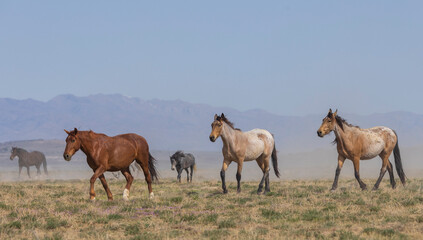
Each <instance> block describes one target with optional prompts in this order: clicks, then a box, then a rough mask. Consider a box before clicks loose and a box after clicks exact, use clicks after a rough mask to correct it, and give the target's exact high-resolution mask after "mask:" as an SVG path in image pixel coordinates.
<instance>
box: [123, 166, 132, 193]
mask: <svg viewBox="0 0 423 240" xmlns="http://www.w3.org/2000/svg"><path fill="white" fill-rule="evenodd" d="M121 172H122V174H123V175H124V176H125V178H126V187H125V190H123V200H125V201H128V200H129V190H130V189H131V185H132V182H133V181H134V177H133V176H132V174H131V172H130V171H129V167H128V168H127V169H124V170H122V171H121Z"/></svg>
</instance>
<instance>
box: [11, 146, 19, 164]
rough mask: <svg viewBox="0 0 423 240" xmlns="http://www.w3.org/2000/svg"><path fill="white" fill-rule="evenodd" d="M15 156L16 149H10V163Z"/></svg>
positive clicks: (16, 153)
mask: <svg viewBox="0 0 423 240" xmlns="http://www.w3.org/2000/svg"><path fill="white" fill-rule="evenodd" d="M16 155H18V148H16V147H12V151H10V160H11V161H12V160H13V159H14V158H15V157H16Z"/></svg>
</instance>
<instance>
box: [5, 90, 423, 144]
mask: <svg viewBox="0 0 423 240" xmlns="http://www.w3.org/2000/svg"><path fill="white" fill-rule="evenodd" d="M328 107H329V106H328ZM0 109H1V114H0V142H7V141H16V140H26V139H59V140H61V141H63V140H64V139H65V137H66V134H65V132H64V131H63V129H68V130H70V129H73V128H74V127H77V128H79V129H81V130H88V129H92V130H93V131H96V132H102V133H105V134H108V135H116V134H120V133H126V132H135V133H138V134H140V135H143V136H144V137H145V138H146V139H147V140H148V142H149V144H150V148H151V149H156V150H169V151H170V150H176V149H190V150H202V151H215V150H219V149H220V147H221V143H220V141H219V143H211V142H210V141H209V139H208V136H209V134H210V130H211V127H210V124H211V122H212V120H213V116H214V114H215V113H221V112H224V113H225V115H227V116H228V118H229V119H230V120H231V121H233V122H234V123H235V125H236V126H237V127H239V128H241V129H243V130H250V129H252V128H265V129H268V130H269V131H270V132H272V133H273V134H274V135H275V138H276V144H277V147H278V150H279V151H285V152H298V151H301V152H304V151H310V150H313V149H318V148H322V147H325V148H327V147H330V144H329V143H330V142H331V141H332V140H333V135H332V136H331V137H326V138H324V139H320V138H318V137H317V136H316V130H317V128H318V127H319V126H320V123H321V120H322V118H323V117H324V115H325V113H322V114H321V115H309V116H301V117H298V116H280V115H276V114H272V113H269V112H266V111H263V110H249V111H244V112H241V111H237V110H235V109H232V108H221V107H212V106H209V105H206V104H192V103H188V102H184V101H180V100H175V101H163V100H157V99H154V100H148V101H146V100H142V99H139V98H131V97H125V96H122V95H117V94H116V95H103V94H99V95H92V96H88V97H76V96H73V95H59V96H57V97H55V98H53V99H51V100H50V101H47V102H41V101H36V100H31V99H28V100H15V99H9V98H0ZM339 114H340V115H341V116H343V117H344V118H346V119H347V120H349V122H350V123H352V124H355V125H360V126H361V127H365V128H367V127H371V126H376V125H385V126H388V127H391V128H393V129H395V130H396V131H397V133H398V135H399V138H400V145H402V146H416V145H422V144H423V115H418V114H414V113H410V112H390V113H382V114H372V115H365V116H363V115H354V114H347V113H343V112H342V109H340V111H339ZM0 150H1V149H0Z"/></svg>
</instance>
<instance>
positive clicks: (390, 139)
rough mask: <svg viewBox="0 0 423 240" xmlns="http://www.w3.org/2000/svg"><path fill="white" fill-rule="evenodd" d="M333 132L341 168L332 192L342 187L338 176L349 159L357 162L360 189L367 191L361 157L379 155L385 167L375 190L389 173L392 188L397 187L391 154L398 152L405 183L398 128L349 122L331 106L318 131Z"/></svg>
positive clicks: (396, 157)
mask: <svg viewBox="0 0 423 240" xmlns="http://www.w3.org/2000/svg"><path fill="white" fill-rule="evenodd" d="M331 131H333V132H334V133H335V141H334V143H336V148H337V150H338V167H337V168H336V173H335V180H334V181H333V185H332V189H331V190H332V191H334V190H335V189H336V188H337V186H338V177H339V173H340V172H341V168H342V166H343V165H344V161H345V159H347V158H348V159H350V160H352V162H353V164H354V175H355V178H356V179H357V181H358V183H359V184H360V188H361V189H363V190H365V189H366V184H365V183H363V181H361V179H360V172H359V170H360V160H368V159H372V158H374V157H376V156H378V155H379V157H380V158H381V159H382V168H381V169H380V175H379V178H378V179H377V181H376V183H375V185H374V187H373V190H376V189H378V188H379V184H380V181H381V180H382V178H383V176H384V175H385V173H386V170H388V172H389V177H390V181H391V186H392V188H395V185H396V183H395V179H394V171H393V167H392V163H391V162H390V161H389V156H390V155H391V153H392V151H393V152H394V158H395V167H396V169H397V173H398V176H399V178H400V179H401V182H402V184H403V185H404V186H405V174H404V170H403V168H402V162H401V155H400V150H399V147H398V136H397V134H396V133H395V131H394V130H392V129H390V128H387V127H373V128H368V129H361V128H360V127H357V126H353V125H351V124H348V123H347V122H346V121H345V120H344V119H342V118H341V117H340V116H338V110H336V111H335V112H334V113H332V109H329V113H328V115H327V116H326V117H325V118H324V119H323V123H322V125H321V126H320V128H319V130H317V135H318V136H319V137H323V136H325V135H326V134H328V133H330V132H331Z"/></svg>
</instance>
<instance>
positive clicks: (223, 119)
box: [217, 113, 241, 131]
mask: <svg viewBox="0 0 423 240" xmlns="http://www.w3.org/2000/svg"><path fill="white" fill-rule="evenodd" d="M219 119H222V121H224V122H225V123H226V124H228V125H229V127H231V128H232V129H234V130H237V131H241V129H239V128H235V127H234V124H233V123H232V122H231V121H229V120H228V119H227V118H226V117H225V115H224V114H223V113H222V116H221V117H217V120H219Z"/></svg>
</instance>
